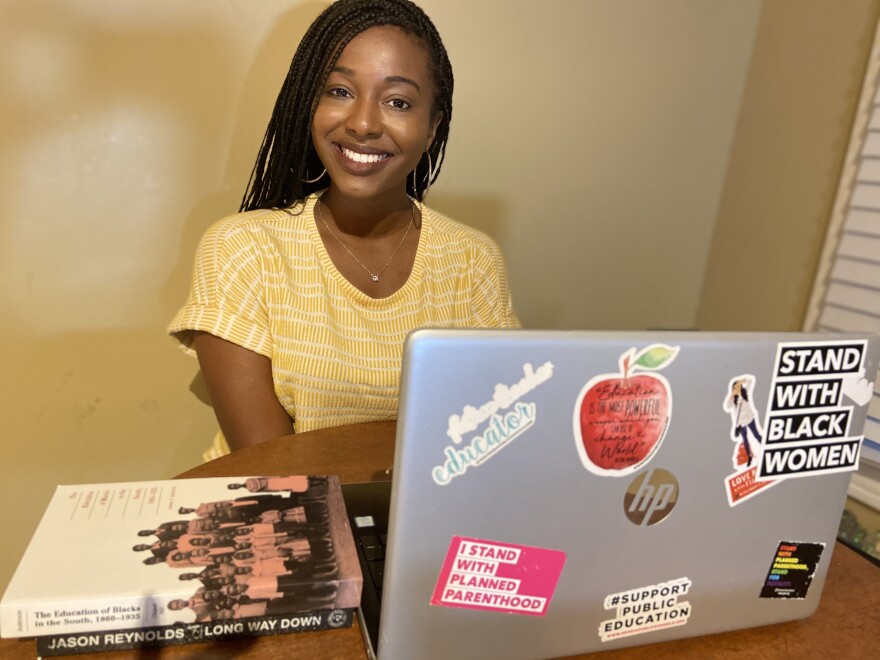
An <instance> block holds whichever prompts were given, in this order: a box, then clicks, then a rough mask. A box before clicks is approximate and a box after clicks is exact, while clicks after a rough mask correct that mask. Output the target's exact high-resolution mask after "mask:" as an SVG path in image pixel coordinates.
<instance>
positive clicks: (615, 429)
mask: <svg viewBox="0 0 880 660" xmlns="http://www.w3.org/2000/svg"><path fill="white" fill-rule="evenodd" d="M678 351H679V347H678V346H666V345H665V344H652V345H651V346H648V347H647V348H644V349H642V350H640V351H637V350H636V349H635V348H631V349H629V350H628V351H626V352H625V353H624V354H623V355H621V356H620V359H619V361H618V366H619V368H620V372H619V373H613V374H601V375H599V376H596V377H594V378H592V379H591V380H590V382H588V383H587V384H586V385H584V387H583V389H582V390H581V391H580V394H578V398H577V402H576V404H575V409H574V438H575V446H576V447H577V450H578V455H579V456H580V457H581V462H583V464H584V467H585V468H587V470H589V471H590V472H592V473H593V474H598V475H601V476H606V477H623V476H626V475H628V474H632V473H633V472H635V471H636V470H638V469H640V468H641V467H642V466H644V465H645V464H647V463H648V461H650V460H651V458H652V457H653V456H654V454H655V453H656V452H657V450H658V449H659V448H660V444H661V443H662V442H663V438H664V436H665V435H666V429H667V427H668V426H669V419H670V416H671V415H672V392H671V390H670V388H669V381H667V380H666V378H664V377H663V375H662V374H660V373H658V371H659V370H660V369H663V368H664V367H666V366H668V365H669V363H671V362H672V361H673V360H674V359H675V356H676V355H678Z"/></svg>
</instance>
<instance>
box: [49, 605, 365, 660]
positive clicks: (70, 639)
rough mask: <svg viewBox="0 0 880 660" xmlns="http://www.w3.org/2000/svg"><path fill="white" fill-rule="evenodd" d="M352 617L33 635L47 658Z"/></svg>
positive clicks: (332, 613)
mask: <svg viewBox="0 0 880 660" xmlns="http://www.w3.org/2000/svg"><path fill="white" fill-rule="evenodd" d="M353 619H354V610H352V609H336V610H318V611H315V612H298V613H296V614H283V615H280V616H261V617H254V618H251V619H237V620H231V621H209V622H205V623H179V624H172V625H168V626H158V627H154V628H137V629H133V630H104V631H101V632H85V633H70V634H64V633H59V634H57V635H41V636H39V637H37V638H36V642H37V655H38V656H40V657H47V656H56V655H74V654H78V653H97V652H99V651H125V650H129V649H149V648H155V647H159V646H172V645H177V644H192V643H194V642H220V641H227V640H231V639H240V638H242V637H262V636H267V635H281V634H284V633H289V632H308V631H313V630H329V629H334V628H348V627H351V624H352V621H353Z"/></svg>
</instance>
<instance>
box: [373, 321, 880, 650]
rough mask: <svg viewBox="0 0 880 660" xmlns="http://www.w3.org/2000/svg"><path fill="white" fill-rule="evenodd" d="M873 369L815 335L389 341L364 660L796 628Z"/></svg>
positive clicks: (863, 340) (855, 345) (501, 335)
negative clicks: (378, 596)
mask: <svg viewBox="0 0 880 660" xmlns="http://www.w3.org/2000/svg"><path fill="white" fill-rule="evenodd" d="M878 352H880V345H878V341H877V339H876V338H873V337H872V338H869V337H868V336H851V335H837V334H835V335H828V334H826V335H812V334H811V335H805V334H742V333H737V334H734V333H701V332H678V333H676V332H669V333H657V332H650V333H607V332H564V331H509V330H508V331H493V330H422V331H417V332H415V333H413V334H411V335H410V337H409V338H408V341H407V344H406V347H405V354H404V370H403V375H402V383H401V405H400V413H399V420H398V435H397V445H396V454H395V464H394V473H393V475H394V478H393V487H392V502H391V513H390V527H389V538H388V548H387V554H386V564H385V579H384V580H385V581H384V595H383V603H382V620H381V628H380V634H379V657H380V658H382V659H385V658H388V659H394V658H413V657H419V658H432V657H437V658H449V657H456V658H490V657H497V658H546V657H557V656H565V655H570V654H575V653H581V652H588V651H599V650H606V649H612V648H619V647H623V646H631V645H636V644H647V643H653V642H660V641H666V640H670V639H675V638H679V637H686V636H694V635H705V634H710V633H714V632H720V631H723V630H730V629H736V628H743V627H751V626H759V625H765V624H769V623H775V622H781V621H786V620H791V619H797V618H801V617H806V616H808V615H809V614H811V613H812V612H813V611H814V610H815V608H816V607H817V605H818V599H819V595H820V592H821V590H822V586H823V583H824V579H825V575H826V572H827V568H828V565H829V561H830V559H831V553H832V550H833V544H834V541H835V536H836V531H837V528H838V523H839V520H840V514H841V511H842V508H843V504H844V501H845V496H846V491H847V486H848V483H849V478H850V474H851V471H852V470H853V469H855V467H856V466H857V464H858V455H859V448H860V439H861V433H862V428H863V425H864V421H865V416H866V411H867V407H868V405H869V402H870V400H871V398H872V396H873V383H874V382H875V378H876V371H877V364H878Z"/></svg>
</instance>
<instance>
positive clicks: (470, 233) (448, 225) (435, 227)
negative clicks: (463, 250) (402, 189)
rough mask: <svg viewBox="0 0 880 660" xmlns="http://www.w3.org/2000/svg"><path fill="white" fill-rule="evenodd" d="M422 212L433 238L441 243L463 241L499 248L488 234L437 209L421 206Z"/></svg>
mask: <svg viewBox="0 0 880 660" xmlns="http://www.w3.org/2000/svg"><path fill="white" fill-rule="evenodd" d="M421 210H422V214H423V215H424V217H425V218H426V219H427V221H428V222H427V227H428V228H429V234H430V235H431V237H432V239H433V240H436V241H437V242H440V243H463V244H470V245H472V246H474V247H479V248H483V249H487V250H491V251H496V250H498V245H497V244H496V243H495V241H494V240H493V239H492V238H491V237H490V236H489V235H488V234H485V233H483V232H482V231H480V230H479V229H474V228H473V227H471V226H469V225H466V224H464V223H463V222H459V221H458V220H453V219H452V218H450V217H448V216H446V215H444V214H442V213H440V212H439V211H435V210H434V209H431V208H429V207H427V206H424V205H422V206H421Z"/></svg>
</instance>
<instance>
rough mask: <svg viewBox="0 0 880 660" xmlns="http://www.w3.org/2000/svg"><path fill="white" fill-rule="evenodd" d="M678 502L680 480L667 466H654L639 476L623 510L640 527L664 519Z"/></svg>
mask: <svg viewBox="0 0 880 660" xmlns="http://www.w3.org/2000/svg"><path fill="white" fill-rule="evenodd" d="M676 504H678V479H676V477H675V475H674V474H672V472H670V471H669V470H664V469H663V468H651V469H650V470H647V471H645V472H643V473H642V474H640V475H638V476H637V477H636V478H635V479H633V480H632V481H630V482H629V486H627V489H626V493H624V495H623V512H624V513H625V514H626V517H627V518H628V519H629V521H630V522H631V523H633V524H634V525H638V526H639V527H647V526H649V525H656V524H657V523H660V522H663V521H664V520H666V518H667V516H669V514H670V513H672V509H674V508H675V505H676Z"/></svg>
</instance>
